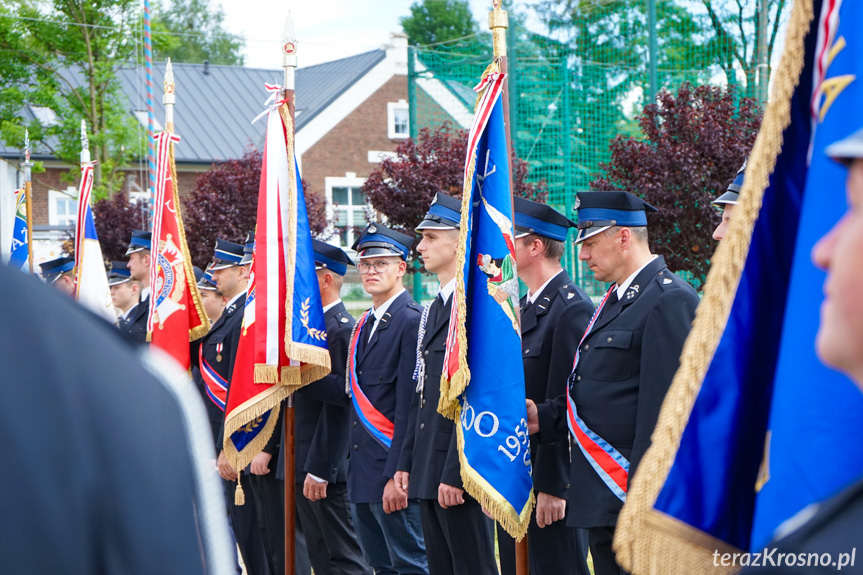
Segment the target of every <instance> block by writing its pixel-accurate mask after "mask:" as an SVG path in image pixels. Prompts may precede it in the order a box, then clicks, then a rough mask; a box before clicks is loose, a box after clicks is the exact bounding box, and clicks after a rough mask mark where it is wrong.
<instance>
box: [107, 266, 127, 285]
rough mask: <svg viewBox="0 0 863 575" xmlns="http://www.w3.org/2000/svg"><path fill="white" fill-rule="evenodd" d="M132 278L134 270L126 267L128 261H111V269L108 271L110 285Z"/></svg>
mask: <svg viewBox="0 0 863 575" xmlns="http://www.w3.org/2000/svg"><path fill="white" fill-rule="evenodd" d="M131 279H132V272H131V271H129V268H127V267H126V262H118V261H113V262H111V271H109V272H108V285H109V286H115V285H119V284H121V283H125V282H127V281H130V280H131Z"/></svg>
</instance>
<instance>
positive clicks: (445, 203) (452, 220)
mask: <svg viewBox="0 0 863 575" xmlns="http://www.w3.org/2000/svg"><path fill="white" fill-rule="evenodd" d="M460 223H461V200H457V199H455V198H453V197H452V196H448V195H446V194H444V193H443V192H438V193H436V194H435V196H434V199H432V203H431V206H429V211H428V213H427V214H426V215H425V218H423V221H421V222H420V225H418V226H417V227H416V231H418V232H420V231H422V230H451V229H458V227H459V224H460Z"/></svg>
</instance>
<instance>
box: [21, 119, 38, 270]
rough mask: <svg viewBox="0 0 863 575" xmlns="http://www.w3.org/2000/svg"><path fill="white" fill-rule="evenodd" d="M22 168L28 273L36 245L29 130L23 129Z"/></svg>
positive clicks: (31, 265) (31, 268) (31, 266)
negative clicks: (25, 207) (25, 205)
mask: <svg viewBox="0 0 863 575" xmlns="http://www.w3.org/2000/svg"><path fill="white" fill-rule="evenodd" d="M21 167H22V168H24V201H25V202H26V203H27V243H29V244H30V245H29V246H28V248H27V265H28V266H29V268H30V273H31V274H32V273H33V249H34V248H35V247H36V246H35V245H34V243H33V183H32V181H31V180H32V173H31V171H30V168H32V167H33V162H31V161H30V130H27V129H25V130H24V162H23V163H22V164H21Z"/></svg>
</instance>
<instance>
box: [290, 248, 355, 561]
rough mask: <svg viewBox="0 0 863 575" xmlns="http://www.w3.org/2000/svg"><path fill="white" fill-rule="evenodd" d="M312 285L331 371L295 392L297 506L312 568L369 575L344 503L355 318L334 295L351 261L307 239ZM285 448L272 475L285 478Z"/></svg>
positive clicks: (343, 253) (345, 255)
mask: <svg viewBox="0 0 863 575" xmlns="http://www.w3.org/2000/svg"><path fill="white" fill-rule="evenodd" d="M312 247H313V249H314V254H315V268H316V270H317V272H316V273H317V277H318V288H319V289H320V292H321V303H322V304H323V307H324V320H325V321H326V326H327V347H328V348H329V350H330V360H331V362H332V370H331V371H330V374H329V375H327V376H326V377H324V378H322V379H320V380H318V381H315V382H313V383H311V384H309V385H307V386H305V387H303V388H302V389H300V390H299V391H298V392H297V393H296V394H294V408H295V409H294V413H295V414H296V420H295V422H294V425H295V428H294V439H295V442H294V445H295V450H296V451H295V466H294V477H293V478H292V479H293V481H294V482H295V484H296V494H297V495H296V509H297V516H298V518H299V522H298V525H299V526H300V527H301V529H302V533H303V536H304V538H305V542H306V549H307V551H308V555H309V561H310V562H311V566H312V568H314V571H315V573H344V574H351V575H371V570H370V569H369V567H368V566H367V565H366V564H365V561H364V559H363V555H362V551H361V550H360V546H359V543H358V542H357V536H356V534H355V533H354V526H353V520H352V518H351V508H350V502H349V501H348V485H347V478H348V475H347V474H348V445H349V437H348V434H349V431H348V421H349V420H350V400H349V399H348V396H347V394H346V393H345V362H346V359H347V357H348V345H349V343H350V337H351V330H352V329H353V327H354V323H355V321H354V318H353V317H351V315H350V314H349V313H348V312H347V310H346V309H345V305H344V304H343V303H342V300H341V299H340V297H339V292H340V290H341V287H342V283H343V281H344V275H345V273H347V270H348V266H349V265H353V263H352V262H351V260H350V258H348V255H347V254H346V253H345V252H344V251H342V250H341V249H340V248H338V247H336V246H331V245H329V244H327V243H324V242H322V241H319V240H314V239H313V240H312ZM284 475H285V471H284V448H282V449H280V451H279V463H278V475H277V476H278V477H280V478H282V479H283V478H284Z"/></svg>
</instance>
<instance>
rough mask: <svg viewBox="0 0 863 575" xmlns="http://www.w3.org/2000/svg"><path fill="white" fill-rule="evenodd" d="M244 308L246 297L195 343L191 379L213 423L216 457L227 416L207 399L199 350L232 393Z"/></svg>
mask: <svg viewBox="0 0 863 575" xmlns="http://www.w3.org/2000/svg"><path fill="white" fill-rule="evenodd" d="M245 306H246V297H245V295H243V296H240V297H239V298H237V300H236V301H234V302H233V303H230V304H228V306H227V307H226V308H225V311H223V312H222V316H221V317H220V318H219V319H218V320H217V321H216V323H214V324H213V325H212V327H211V328H210V331H209V332H207V335H205V336H204V337H202V338H201V339H199V340H197V341H195V342H192V346H191V355H192V365H193V366H194V367H195V369H193V370H192V375H193V378H194V380H195V385H196V386H197V387H198V390H199V391H200V392H201V394H202V396H203V398H204V403H205V404H206V406H207V415H208V417H209V419H210V426H211V427H212V429H213V441H214V442H215V444H216V453H218V452H220V451H221V450H222V443H221V429H222V425H223V424H224V421H225V412H224V411H222V410H221V409H220V408H219V407H218V406H217V405H216V404H215V403H213V400H211V399H210V398H209V396H207V390H206V384H205V383H204V380H203V378H202V377H201V373H200V371H199V370H200V366H199V365H198V348H199V347H201V348H203V355H204V359H205V360H206V361H207V363H208V364H210V367H212V368H213V369H214V370H215V371H216V373H218V374H219V375H221V376H222V377H224V378H225V379H226V380H227V381H228V389H229V390H230V387H231V375H232V374H233V373H234V360H235V358H236V357H237V346H238V345H239V343H240V332H241V331H242V328H243V310H244V308H245ZM219 344H221V345H222V347H221V350H219ZM219 357H221V361H219ZM274 435H275V434H274Z"/></svg>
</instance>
